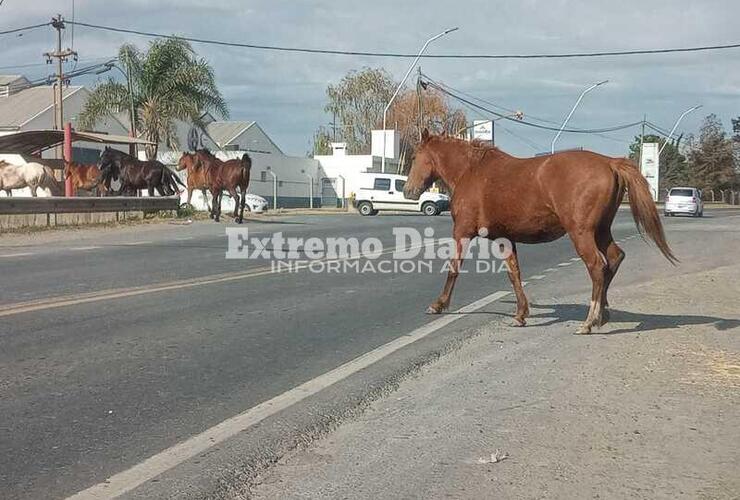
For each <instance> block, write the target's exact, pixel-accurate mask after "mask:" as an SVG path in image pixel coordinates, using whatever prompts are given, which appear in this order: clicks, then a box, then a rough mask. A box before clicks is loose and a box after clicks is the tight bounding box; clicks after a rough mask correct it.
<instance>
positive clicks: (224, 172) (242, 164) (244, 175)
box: [195, 149, 252, 224]
mask: <svg viewBox="0 0 740 500" xmlns="http://www.w3.org/2000/svg"><path fill="white" fill-rule="evenodd" d="M195 156H196V158H197V159H198V164H199V165H201V166H203V167H205V175H206V184H207V185H208V189H209V190H210V191H211V196H212V197H213V202H212V204H213V206H212V208H211V214H212V216H213V220H215V221H216V222H218V221H219V219H220V217H221V196H222V195H223V192H224V190H226V191H228V192H229V194H230V195H231V197H232V198H233V199H234V219H235V220H236V222H238V223H239V224H241V223H242V222H244V206H245V205H246V203H247V200H246V197H245V195H246V194H247V188H248V187H249V174H250V171H251V169H252V159H251V158H250V157H249V155H248V154H247V153H244V154H243V155H242V157H241V159H238V160H237V159H234V160H227V161H221V160H219V159H218V158H216V157H215V156H214V155H213V154H212V153H211V152H210V151H208V150H207V149H200V150H198V151H196V152H195ZM237 188H239V192H237ZM240 194H241V198H240V197H239V195H240ZM240 202H241V203H240Z"/></svg>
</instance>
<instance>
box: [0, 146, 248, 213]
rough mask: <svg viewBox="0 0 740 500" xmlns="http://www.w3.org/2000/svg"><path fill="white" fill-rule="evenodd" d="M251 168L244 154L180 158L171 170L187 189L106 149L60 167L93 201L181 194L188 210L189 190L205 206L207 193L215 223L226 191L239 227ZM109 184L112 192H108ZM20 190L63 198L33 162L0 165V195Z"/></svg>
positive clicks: (165, 173) (161, 168) (148, 164)
mask: <svg viewBox="0 0 740 500" xmlns="http://www.w3.org/2000/svg"><path fill="white" fill-rule="evenodd" d="M251 168H252V160H251V158H250V157H249V155H248V154H246V153H244V155H242V157H241V158H239V159H233V160H227V161H223V160H221V159H219V158H217V157H216V156H215V155H214V154H213V153H211V152H210V151H209V150H207V149H201V150H198V151H195V152H194V153H188V152H186V153H183V155H182V157H181V158H180V160H179V161H178V164H177V170H178V171H181V170H186V171H187V184H184V183H183V182H182V181H181V180H180V178H179V177H178V176H177V174H176V173H175V172H173V171H172V170H170V169H169V168H167V166H165V165H164V164H163V163H161V162H159V161H157V160H139V159H138V158H136V157H134V156H132V155H129V154H126V153H124V152H122V151H119V150H117V149H113V148H109V147H106V148H105V149H104V150H103V152H102V153H101V154H100V159H99V161H98V163H97V164H88V165H83V164H79V163H75V162H65V164H64V178H65V180H66V179H69V180H71V183H72V186H73V187H74V188H75V189H84V190H86V191H91V192H94V193H95V194H96V195H97V196H135V195H136V194H137V193H138V191H139V190H146V191H147V192H148V194H149V196H154V195H155V193H156V194H159V195H160V196H174V195H177V194H179V193H180V192H182V189H186V190H187V192H188V198H187V203H188V204H190V201H191V199H192V195H193V191H194V190H195V189H200V190H201V191H202V192H203V198H204V199H205V200H206V203H207V196H206V192H207V191H208V192H210V193H211V197H212V199H213V201H212V203H211V205H210V206H209V207H208V210H209V212H210V215H211V218H213V219H214V220H215V221H216V222H218V221H219V220H220V217H221V198H222V196H223V192H224V191H226V192H228V193H229V194H230V195H231V197H232V198H233V199H234V218H235V219H236V221H237V222H239V223H242V222H243V221H244V208H245V205H246V197H245V195H246V194H247V188H248V187H249V179H250V172H251ZM115 183H117V184H118V187H117V188H114V187H113V186H114V184H115ZM26 187H27V188H30V190H31V195H32V196H37V190H38V188H46V189H48V190H49V191H50V192H51V193H52V195H55V196H58V195H61V194H63V188H62V187H61V186H60V184H59V182H57V181H56V179H55V177H54V172H53V170H52V169H51V168H49V167H48V166H46V165H42V164H40V163H33V162H31V163H26V164H23V165H14V164H10V163H8V162H5V161H2V160H0V190H4V191H5V192H6V194H7V196H12V190H13V189H23V188H26ZM181 188H182V189H181Z"/></svg>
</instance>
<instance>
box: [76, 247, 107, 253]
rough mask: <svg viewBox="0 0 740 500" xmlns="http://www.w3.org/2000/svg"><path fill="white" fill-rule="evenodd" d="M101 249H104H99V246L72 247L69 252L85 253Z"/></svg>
mask: <svg viewBox="0 0 740 500" xmlns="http://www.w3.org/2000/svg"><path fill="white" fill-rule="evenodd" d="M99 248H103V247H98V246H89V247H70V248H69V250H74V251H76V252H83V251H86V250H97V249H99Z"/></svg>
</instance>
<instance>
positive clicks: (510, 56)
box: [67, 21, 740, 59]
mask: <svg viewBox="0 0 740 500" xmlns="http://www.w3.org/2000/svg"><path fill="white" fill-rule="evenodd" d="M67 23H68V24H71V25H77V26H83V27H85V28H91V29H97V30H105V31H113V32H116V33H126V34H130V35H139V36H146V37H153V38H178V39H181V40H187V41H188V42H193V43H203V44H209V45H220V46H224V47H240V48H247V49H256V50H273V51H279V52H299V53H307V54H324V55H342V56H364V57H398V58H414V57H416V56H417V54H405V53H396V52H364V51H354V50H334V49H308V48H302V47H288V46H280V45H263V44H253V43H241V42H227V41H223V40H214V39H208V38H195V37H187V36H175V35H165V34H163V33H155V32H151V31H140V30H134V29H127V28H116V27H114V26H103V25H100V24H91V23H85V22H82V21H67ZM736 48H740V43H731V44H722V45H703V46H696V47H680V48H665V49H639V50H613V51H601V52H573V53H557V54H423V55H422V56H421V57H424V58H427V59H564V58H580V57H609V56H634V55H646V54H671V53H678V52H700V51H708V50H724V49H736Z"/></svg>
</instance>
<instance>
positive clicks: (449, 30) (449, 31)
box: [445, 26, 460, 35]
mask: <svg viewBox="0 0 740 500" xmlns="http://www.w3.org/2000/svg"><path fill="white" fill-rule="evenodd" d="M459 29H460V28H458V27H457V26H455V27H454V28H448V29H446V30H445V35H446V34H448V33H452V32H453V31H457V30H459Z"/></svg>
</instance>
